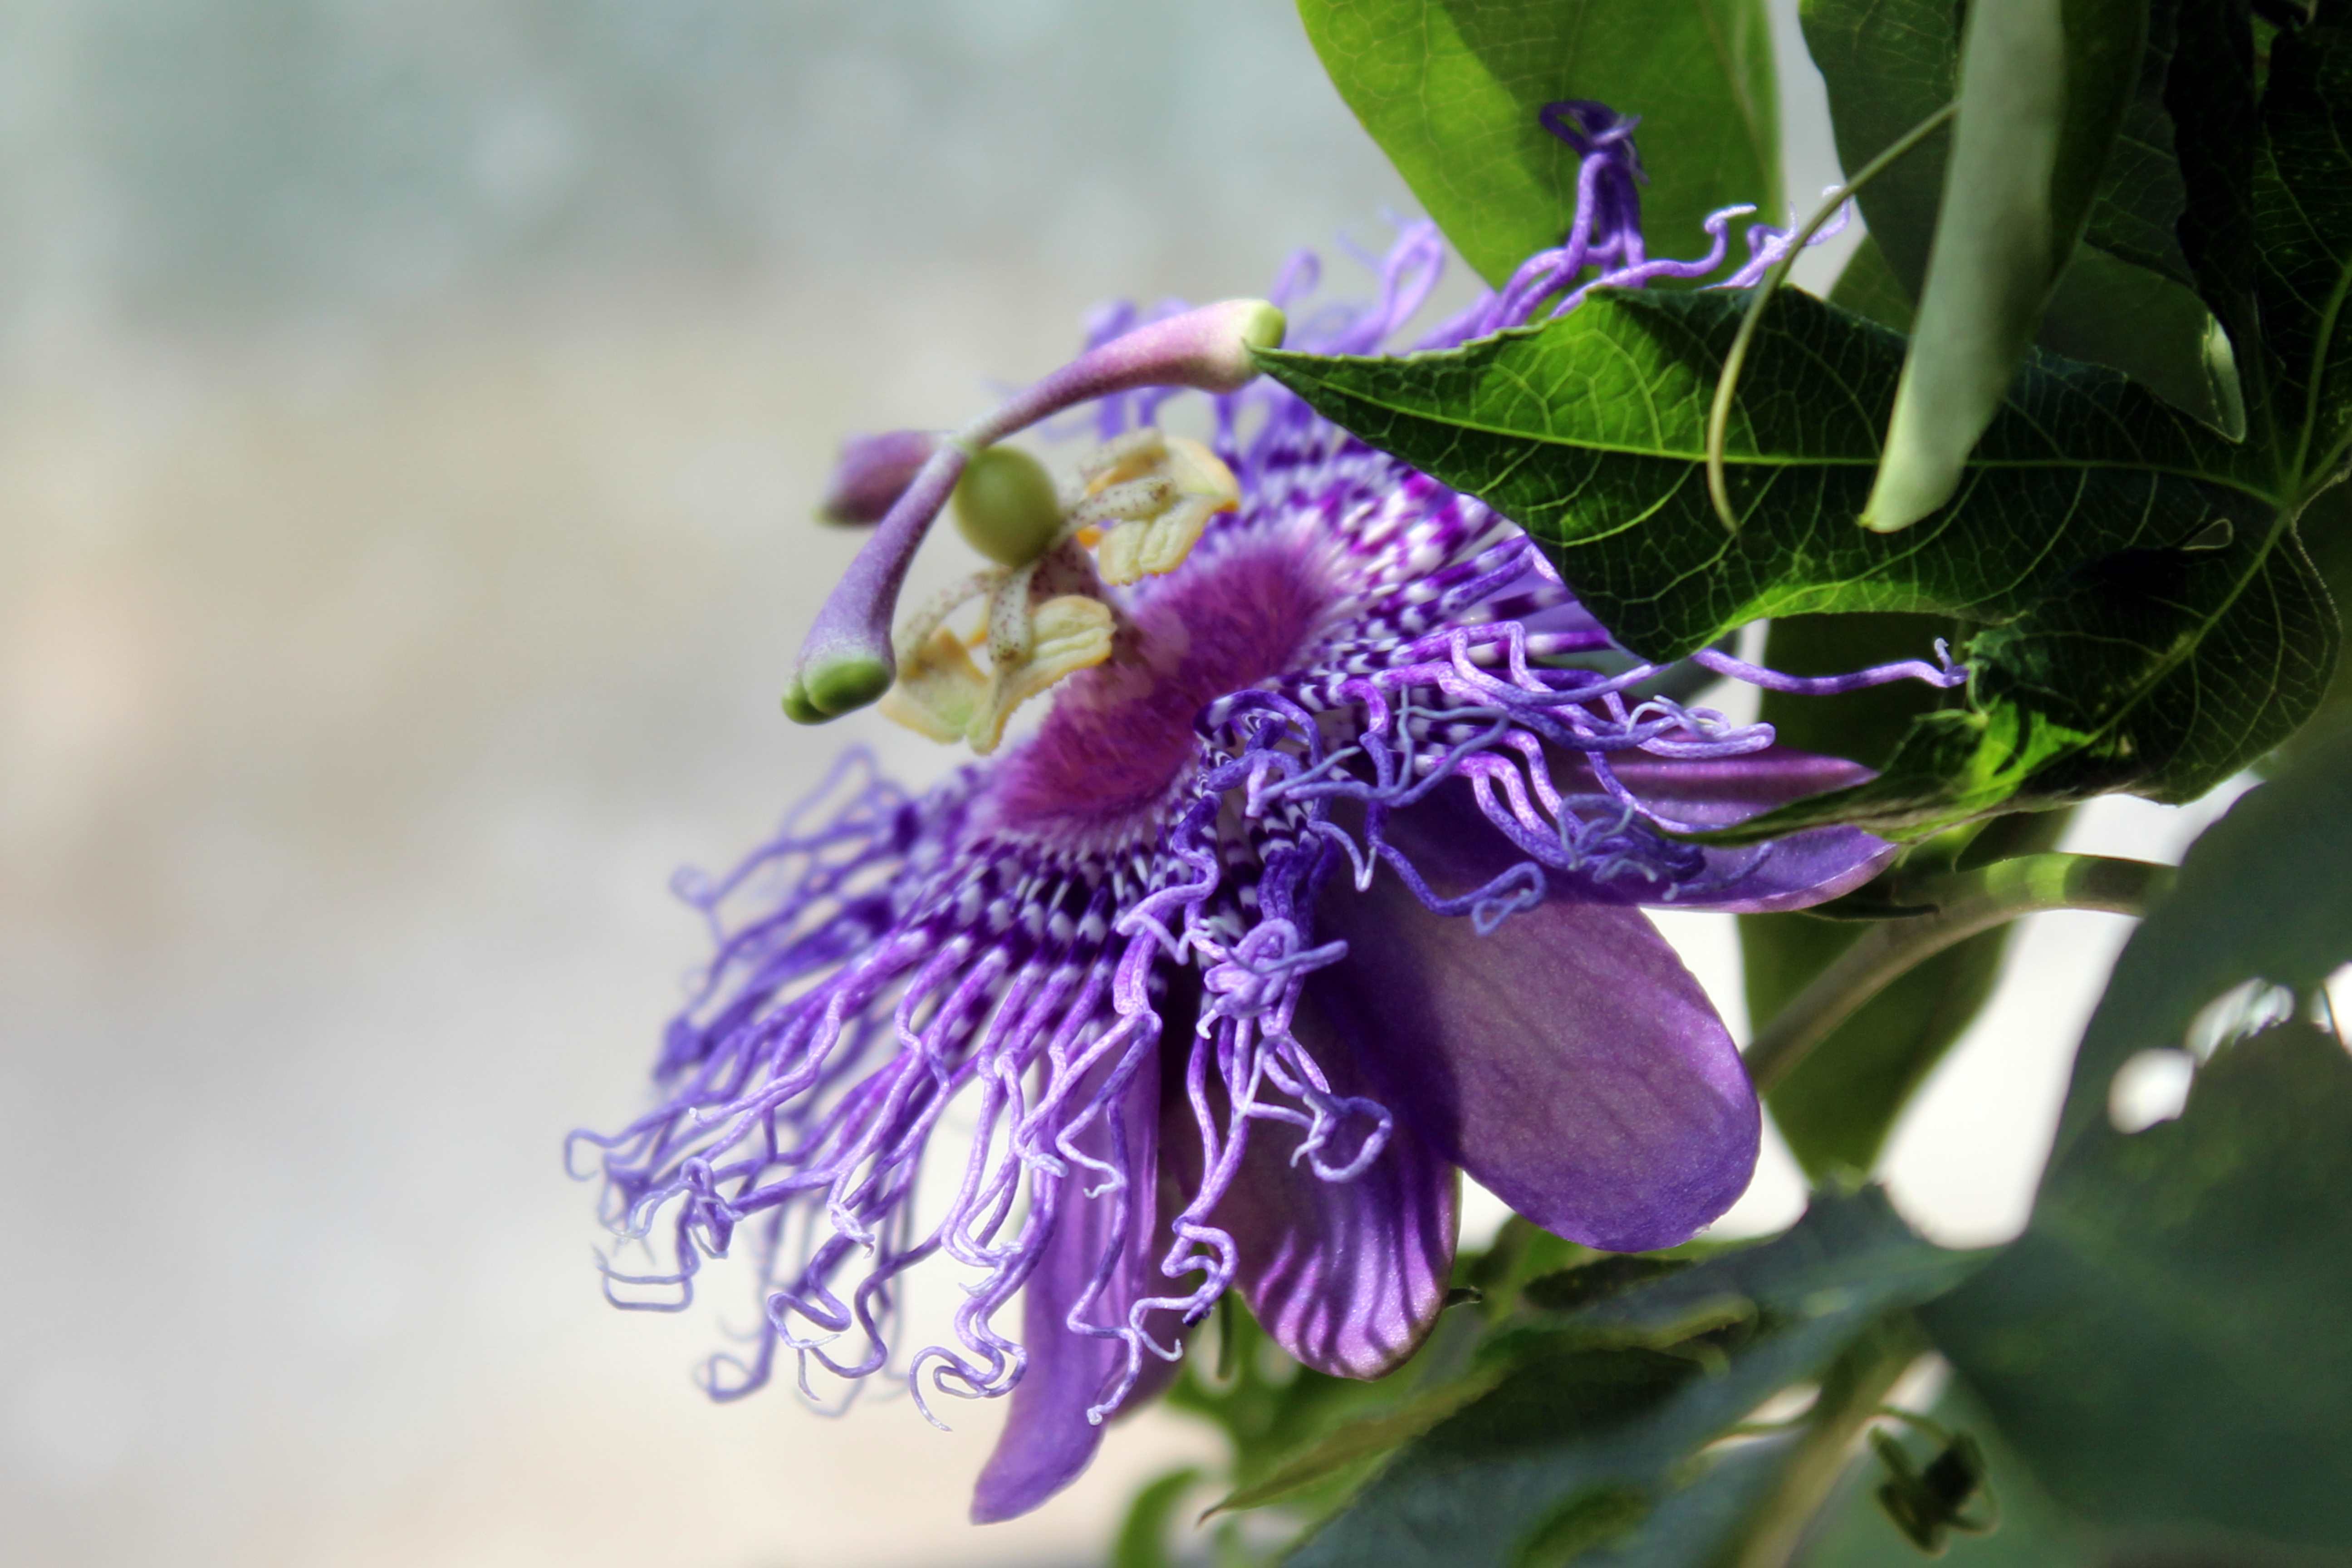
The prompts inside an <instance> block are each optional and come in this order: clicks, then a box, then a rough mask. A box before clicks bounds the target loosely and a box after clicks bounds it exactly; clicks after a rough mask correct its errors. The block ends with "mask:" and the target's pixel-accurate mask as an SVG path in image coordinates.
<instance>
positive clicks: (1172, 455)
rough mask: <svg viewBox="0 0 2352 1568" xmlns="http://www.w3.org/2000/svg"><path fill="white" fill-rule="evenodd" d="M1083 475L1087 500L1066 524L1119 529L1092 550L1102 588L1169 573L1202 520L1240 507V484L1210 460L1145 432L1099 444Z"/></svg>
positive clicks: (1185, 441) (1197, 538) (1183, 442)
mask: <svg viewBox="0 0 2352 1568" xmlns="http://www.w3.org/2000/svg"><path fill="white" fill-rule="evenodd" d="M1084 472H1085V474H1086V480H1087V499H1086V500H1082V501H1080V502H1079V503H1078V506H1077V508H1076V510H1074V511H1073V512H1071V514H1070V516H1071V518H1072V520H1073V521H1076V522H1078V523H1080V524H1081V526H1083V527H1093V526H1095V525H1096V524H1097V523H1102V522H1108V521H1113V520H1117V521H1118V523H1119V526H1118V527H1117V528H1113V529H1108V530H1106V531H1103V532H1102V534H1101V537H1100V538H1099V539H1098V540H1097V541H1096V542H1094V548H1095V551H1096V558H1097V564H1098V565H1099V566H1100V567H1101V570H1102V575H1103V581H1104V582H1106V583H1109V584H1114V585H1115V586H1118V587H1125V586H1127V585H1128V584H1131V583H1139V582H1140V581H1142V580H1143V579H1144V578H1146V577H1156V576H1162V575H1165V574H1168V573H1170V572H1173V571H1174V570H1176V568H1177V567H1179V566H1181V565H1182V564H1183V563H1184V558H1185V557H1186V556H1187V555H1189V554H1191V553H1192V546H1194V545H1195V544H1198V543H1199V542H1201V534H1202V531H1204V530H1205V529H1206V528H1207V527H1208V524H1209V519H1210V518H1212V517H1213V516H1215V515H1216V514H1217V513H1218V512H1221V511H1232V510H1235V509H1236V508H1238V507H1239V506H1240V505H1241V500H1242V489H1241V484H1240V482H1239V481H1238V480H1236V479H1234V471H1233V470H1232V469H1231V468H1227V467H1225V465H1224V462H1223V459H1222V458H1219V457H1218V456H1217V455H1216V454H1215V453H1214V452H1212V451H1211V450H1209V448H1208V447H1204V446H1202V444H1201V443H1200V442H1198V441H1194V440H1192V439H1190V438H1189V437H1183V436H1169V435H1165V434H1163V433H1161V432H1160V431H1159V430H1156V429H1151V428H1148V427H1147V428H1145V429H1141V430H1133V431H1129V433H1128V434H1127V435H1125V436H1122V437H1119V438H1118V440H1116V441H1111V442H1108V443H1106V444H1105V445H1104V447H1103V448H1102V449H1101V450H1100V451H1098V452H1097V453H1096V454H1095V457H1094V458H1093V459H1092V460H1091V461H1090V462H1089V463H1088V464H1087V467H1086V468H1085V470H1084Z"/></svg>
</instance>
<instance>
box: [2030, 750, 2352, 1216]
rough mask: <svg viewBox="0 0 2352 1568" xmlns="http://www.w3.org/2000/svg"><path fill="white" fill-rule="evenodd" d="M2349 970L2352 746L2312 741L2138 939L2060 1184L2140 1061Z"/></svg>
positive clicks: (2096, 1045) (2102, 1007)
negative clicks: (2129, 1068)
mask: <svg viewBox="0 0 2352 1568" xmlns="http://www.w3.org/2000/svg"><path fill="white" fill-rule="evenodd" d="M2345 963H2352V734H2346V733H2338V734H2336V735H2333V736H2329V737H2326V738H2325V739H2324V740H2323V739H2315V741H2314V742H2313V743H2312V744H2311V746H2310V748H2309V750H2308V751H2307V752H2305V754H2304V755H2303V756H2301V757H2299V758H2297V759H2296V761H2295V763H2294V764H2293V765H2292V766H2291V767H2290V768H2289V769H2288V770H2287V771H2286V772H2285V773H2284V774H2283V775H2282V776H2281V777H2280V778H2279V779H2278V780H2277V781H2276V782H2275V783H2273V784H2265V785H2263V787H2262V788H2260V789H2257V790H2255V791H2253V792H2252V794H2250V795H2247V796H2246V797H2245V798H2243V799H2242V800H2241V801H2239V802H2238V803H2237V805H2234V806H2232V807H2231V809H2230V812H2229V815H2228V816H2224V817H2223V818H2222V819H2221V821H2219V822H2217V823H2215V824H2214V825H2213V826H2211V827H2210V828H2209V829H2207V830H2206V832H2205V834H2204V835H2203V836H2202V837H2200V838H2199V839H2198V840H2197V842H2196V844H2195V845H2193V846H2192V847H2190V849H2189V854H2188V856H2187V857H2186V858H2184V859H2183V860H2182V862H2181V866H2180V874H2179V880H2178V881H2177V882H2175V883H2174V885H2173V889H2172V892H2171V894H2170V896H2168V898H2167V899H2166V900H2164V902H2163V903H2161V904H2160V905H2158V907H2157V909H2156V910H2154V912H2152V913H2151V914H2150V915H2149V917H2148V918H2147V920H2146V921H2143V922H2142V923H2141V925H2140V927H2139V929H2138V930H2137V931H2134V932H2133V933H2132V939H2131V941H2130V942H2128V943H2126V945H2125V948H2124V951H2123V954H2122V956H2121V957H2119V958H2118V959H2116V968H2115V973H2114V975H2113V977H2112V978H2110V979H2109V981H2108V982H2107V990H2106V994H2105V996H2104V997H2103V998H2102V999H2101V1001H2100V1003H2099V1007H2098V1010H2097V1011H2096V1012H2095V1013H2094V1014H2093V1015H2092V1016H2091V1022H2090V1025H2089V1026H2088V1027H2087V1028H2086V1029H2085V1030H2084V1035H2083V1047H2082V1050H2081V1051H2080V1053H2079V1054H2078V1055H2077V1057H2076V1058H2075V1063H2074V1082H2073V1087H2072V1088H2071V1089H2070V1090H2069V1091H2068V1094H2067V1100H2066V1108H2065V1110H2064V1111H2063V1113H2062V1115H2061V1117H2060V1120H2059V1124H2058V1142H2057V1148H2056V1151H2055V1152H2054V1154H2053V1161H2054V1162H2055V1163H2054V1164H2053V1174H2054V1173H2056V1172H2058V1171H2060V1170H2063V1165H2064V1162H2065V1161H2066V1159H2067V1158H2068V1157H2069V1154H2070V1151H2071V1150H2072V1147H2073V1145H2074V1142H2075V1140H2077V1139H2078V1138H2084V1137H2090V1136H2092V1135H2093V1134H2095V1133H2099V1132H2100V1131H2101V1130H2102V1129H2105V1126H2106V1104H2107V1084H2108V1081H2109V1080H2110V1079H2113V1078H2114V1077H2115V1074H2116V1068H2120V1067H2122V1066H2123V1064H2124V1063H2125V1062H2126V1061H2127V1060H2129V1059H2130V1058H2132V1057H2135V1056H2137V1054H2139V1053H2140V1052H2141V1051H2144V1050H2162V1049H2170V1048H2178V1047H2180V1046H2181V1044H2182V1042H2183V1041H2184V1039H2185V1038H2186V1037H2187V1036H2188V1033H2189V1024H2190V1022H2191V1020H2193V1019H2194V1018H2195V1017H2196V1016H2197V1014H2198V1012H2199V1011H2200V1009H2201V1008H2203V1007H2205V1006H2206V1005H2208V1004H2209V1003H2210V1002H2212V1001H2213V999H2214V998H2215V997H2217V996H2220V995H2221V994H2222V993H2224V992H2226V991H2228V990H2230V989H2231V987H2233V986H2236V985H2239V984H2242V983H2243V982H2245V981H2248V980H2251V979H2254V978H2257V977H2259V978H2261V979H2263V980H2266V981H2269V982H2270V983H2271V984H2274V985H2284V986H2286V987H2289V988H2290V989H2293V990H2297V991H2304V992H2308V991H2310V990H2311V989H2313V988H2314V987H2315V986H2317V985H2318V984H2319V983H2320V982H2321V981H2322V980H2324V979H2326V976H2327V975H2328V974H2330V973H2333V972H2334V971H2335V970H2336V968H2338V967H2339V966H2340V965H2342V964H2345Z"/></svg>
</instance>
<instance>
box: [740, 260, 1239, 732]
mask: <svg viewBox="0 0 2352 1568" xmlns="http://www.w3.org/2000/svg"><path fill="white" fill-rule="evenodd" d="M1283 331H1284V321H1283V314H1282V312H1281V311H1280V310H1277V309H1276V308H1275V307H1274V306H1273V305H1271V304H1268V303H1267V302H1266V301H1265V300H1225V301H1223V302H1222V303H1220V304H1215V305H1203V306H1202V307H1200V308H1199V309H1198V310H1187V311H1185V312H1184V313H1183V314H1181V315H1179V316H1171V317H1170V318H1169V319H1168V320H1166V321H1154V322H1151V323H1150V325H1148V326H1142V327H1139V328H1137V329H1136V330H1135V331H1131V332H1129V333H1127V334H1125V335H1124V336H1122V337H1118V338H1114V339H1112V340H1111V341H1110V342H1107V343H1104V344H1102V345H1101V346H1100V347H1098V348H1096V349H1092V350H1090V351H1088V352H1087V353H1083V354H1081V355H1079V356H1078V357H1077V358H1076V359H1075V360H1073V361H1071V362H1070V363H1068V364H1066V365H1065V366H1063V367H1062V368H1061V369H1060V370H1058V371H1055V373H1054V374H1051V375H1049V376H1047V377H1046V378H1045V380H1043V381H1041V382H1038V383H1037V384H1035V385H1034V386H1032V387H1030V388H1028V389H1027V390H1026V391H1024V392H1021V393H1018V394H1016V395H1013V397H1012V398H1011V399H1009V400H1008V401H1007V402H1006V403H1005V404H1004V405H1003V406H1002V407H1001V408H999V409H997V410H996V412H995V413H993V414H991V415H987V416H983V417H982V418H981V419H978V420H975V421H974V422H973V423H971V425H969V426H965V427H964V428H963V429H962V430H961V431H960V432H958V433H957V434H956V435H955V436H953V437H950V438H948V439H947V440H946V441H944V442H942V443H941V444H940V447H939V448H938V449H937V450H935V451H934V452H933V453H932V454H931V456H930V458H929V461H927V462H926V463H924V465H923V466H922V468H920V469H919V471H918V472H917V473H916V475H915V477H914V479H912V480H911V481H910V482H909V483H908V486H907V488H906V489H905V490H904V491H903V492H901V493H900V495H899V497H898V503H897V504H896V505H894V506H892V507H891V508H890V510H889V513H888V515H887V516H886V517H884V518H883V520H882V521H881V524H880V526H879V527H877V529H876V530H875V531H874V537H873V538H871V539H869V540H867V541H866V547H865V548H864V549H863V550H861V551H859V552H857V559H856V561H854V562H852V563H850V568H849V571H848V572H847V574H845V575H844V576H843V578H842V580H841V582H840V583H839V584H836V585H835V588H834V591H833V593H832V595H830V596H829V597H827V599H826V600H825V602H824V608H822V609H820V610H819V611H818V612H817V616H816V621H815V623H814V625H813V626H810V628H809V633H808V637H807V638H806V639H805V640H804V641H803V643H802V644H801V658H800V668H799V670H798V671H797V672H796V673H795V674H794V676H793V682H792V685H791V687H790V688H789V689H787V690H786V691H785V693H784V711H785V713H786V714H787V715H789V716H790V717H791V718H793V720H795V721H799V722H801V723H804V724H814V723H822V722H823V721H825V720H827V719H834V718H838V717H840V716H841V715H842V714H844V713H847V712H850V711H852V710H856V709H858V708H862V707H864V706H866V704H867V703H869V702H871V701H873V700H875V699H876V698H877V697H880V696H881V695H882V694H883V692H885V691H887V690H888V689H889V687H890V682H891V679H892V678H893V676H895V675H896V673H897V659H896V657H895V654H894V651H893V649H892V647H891V635H890V621H891V616H892V612H893V611H894V610H895V609H896V608H897V605H898V590H899V589H900V588H901V587H903V586H904V585H905V584H906V581H907V569H908V566H910V565H911V564H913V563H914V559H915V551H916V549H917V548H918V547H919V546H920V545H921V543H922V542H923V538H924V536H925V535H926V534H928V533H929V531H930V527H931V522H932V521H933V519H935V518H936V517H938V515H939V510H940V507H941V506H942V505H943V504H945V502H946V500H947V499H948V496H949V493H950V491H952V490H953V489H955V485H956V481H957V479H959V478H961V475H962V472H963V469H964V467H965V465H966V464H967V463H969V462H970V461H971V458H972V457H973V456H974V455H976V454H977V453H979V452H981V451H982V450H983V449H985V448H986V447H990V446H992V445H993V444H995V443H996V442H998V441H1001V440H1003V438H1004V437H1007V436H1010V435H1013V434H1014V433H1015V432H1016V431H1020V430H1024V429H1027V428H1028V427H1029V426H1032V425H1034V424H1035V423H1037V421H1039V420H1040V419H1044V418H1046V417H1047V416H1051V415H1054V414H1057V413H1059V412H1061V411H1062V410H1063V409H1066V408H1070V407H1073V406H1075V405H1078V404H1081V403H1088V402H1092V401H1093V400H1095V399H1097V398H1099V397H1106V396H1109V395H1113V394H1116V393H1122V392H1131V391H1133V390H1135V389H1136V388H1138V387H1144V386H1183V387H1192V388H1195V389H1197V390H1200V391H1202V392H1209V393H1214V394H1219V395H1223V394H1229V393H1233V392H1237V391H1239V390H1240V389H1241V388H1242V387H1244V386H1245V385H1247V384H1249V383H1250V382H1251V381H1252V380H1253V379H1255V376H1256V375H1257V363H1256V360H1255V357H1254V356H1255V353H1256V352H1257V351H1258V350H1260V349H1265V348H1274V347H1276V346H1278V345H1279V344H1280V343H1281V342H1282V336H1283Z"/></svg>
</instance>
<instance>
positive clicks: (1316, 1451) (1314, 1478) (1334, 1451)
mask: <svg viewBox="0 0 2352 1568" xmlns="http://www.w3.org/2000/svg"><path fill="white" fill-rule="evenodd" d="M1499 1373H1500V1369H1499V1368H1491V1369H1487V1370H1486V1371H1484V1372H1482V1373H1473V1374H1470V1375H1466V1376H1464V1377H1460V1378H1457V1379H1455V1380H1454V1381H1453V1382H1451V1383H1442V1384H1437V1385H1436V1386H1434V1387H1433V1388H1431V1389H1429V1390H1428V1391H1427V1392H1426V1393H1423V1394H1418V1395H1416V1396H1415V1397H1413V1398H1412V1399H1409V1400H1406V1401H1405V1402H1404V1403H1403V1404H1402V1405H1399V1406H1398V1407H1397V1408H1395V1409H1393V1410H1390V1411H1386V1412H1384V1413H1382V1414H1381V1415H1366V1416H1362V1417H1360V1418H1359V1419H1357V1420H1354V1421H1350V1422H1348V1423H1347V1424H1346V1425H1344V1426H1339V1427H1336V1428H1334V1429H1333V1430H1332V1431H1330V1432H1328V1433H1327V1434H1325V1435H1324V1436H1322V1437H1321V1438H1320V1439H1318V1441H1316V1442H1315V1443H1313V1444H1311V1445H1309V1446H1308V1447H1307V1448H1306V1449H1305V1450H1304V1451H1303V1452H1301V1453H1299V1454H1297V1455H1295V1456H1293V1457H1292V1458H1289V1459H1286V1460H1285V1461H1284V1462H1283V1463H1282V1464H1281V1465H1280V1466H1278V1467H1277V1468H1276V1469H1275V1471H1274V1473H1273V1474H1271V1475H1269V1476H1267V1477H1266V1478H1265V1479H1264V1480H1261V1481H1258V1482H1256V1483H1255V1484H1254V1485H1251V1486H1246V1487H1243V1488H1240V1489H1237V1490H1235V1491H1233V1492H1230V1493H1228V1494H1226V1495H1225V1496H1224V1497H1223V1498H1220V1499H1218V1500H1217V1501H1216V1503H1215V1504H1214V1506H1213V1507H1212V1508H1211V1509H1210V1510H1209V1513H1223V1512H1226V1511H1228V1510H1234V1509H1247V1508H1264V1507H1265V1505H1266V1504H1268V1503H1275V1502H1282V1501H1285V1500H1288V1499H1290V1498H1294V1497H1296V1496H1297V1495H1298V1494H1299V1493H1301V1492H1303V1491H1305V1490H1307V1489H1308V1488H1310V1487H1314V1486H1318V1485H1319V1484H1321V1483H1322V1482H1324V1481H1327V1480H1329V1479H1331V1478H1332V1477H1334V1476H1337V1475H1339V1474H1340V1473H1342V1472H1343V1471H1346V1470H1349V1469H1351V1468H1354V1467H1356V1466H1358V1465H1360V1464H1362V1463H1364V1462H1365V1461H1366V1460H1370V1459H1377V1458H1380V1457H1381V1456H1382V1455H1384V1454H1388V1453H1391V1452H1392V1451H1394V1450H1395V1449H1397V1448H1400V1447H1403V1446H1404V1445H1405V1444H1406V1443H1408V1442H1410V1441H1411V1440H1412V1439H1413V1438H1415V1437H1418V1436H1421V1435H1422V1434H1423V1432H1426V1431H1428V1430H1429V1429H1430V1428H1431V1427H1432V1426H1436V1425H1437V1423H1439V1422H1440V1421H1443V1420H1444V1419H1445V1417H1447V1416H1448V1415H1453V1414H1454V1412H1455V1411H1456V1410H1459V1409H1461V1408H1462V1407H1463V1406H1464V1405H1467V1404H1469V1403H1470V1402H1471V1401H1472V1400H1474V1399H1475V1398H1477V1397H1478V1396H1479V1395H1480V1394H1484V1393H1486V1391H1487V1390H1488V1389H1489V1388H1492V1387H1493V1386H1494V1385H1495V1381H1496V1376H1497V1375H1499ZM1206 1517H1208V1515H1207V1514H1203V1515H1202V1518H1204V1519H1205V1518H1206Z"/></svg>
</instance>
